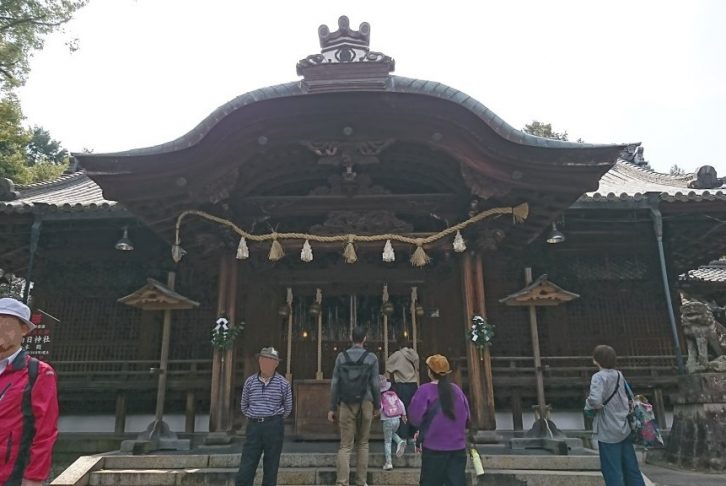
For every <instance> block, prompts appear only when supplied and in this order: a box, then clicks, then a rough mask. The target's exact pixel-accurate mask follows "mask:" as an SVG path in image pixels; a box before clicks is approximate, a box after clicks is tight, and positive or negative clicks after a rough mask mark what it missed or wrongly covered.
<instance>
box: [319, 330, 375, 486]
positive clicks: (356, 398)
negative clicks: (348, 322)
mask: <svg viewBox="0 0 726 486" xmlns="http://www.w3.org/2000/svg"><path fill="white" fill-rule="evenodd" d="M351 340H352V341H353V346H352V347H350V348H348V349H347V350H345V351H343V352H341V353H339V354H338V357H337V358H336V360H335V368H334V369H333V377H332V380H331V383H330V411H329V412H328V420H329V421H331V422H335V420H336V418H337V420H338V428H339V429H340V449H339V450H338V460H337V481H336V483H335V484H336V485H340V486H348V480H349V477H350V454H351V452H352V450H353V445H354V444H355V448H356V459H357V461H358V462H357V466H356V485H357V486H367V484H366V477H367V475H368V438H369V436H370V432H371V423H372V422H373V415H374V414H377V413H378V411H379V410H380V408H381V394H380V391H379V386H378V358H377V357H376V355H375V354H373V353H371V352H370V351H368V350H366V349H365V348H364V347H363V346H364V344H365V342H366V329H365V328H362V327H356V328H355V329H353V332H352V335H351Z"/></svg>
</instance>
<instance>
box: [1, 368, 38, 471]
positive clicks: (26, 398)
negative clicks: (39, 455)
mask: <svg viewBox="0 0 726 486" xmlns="http://www.w3.org/2000/svg"><path fill="white" fill-rule="evenodd" d="M39 367H40V363H39V362H38V360H37V359H35V358H32V357H31V358H28V383H27V385H25V389H24V390H23V404H22V408H23V434H22V436H21V438H20V450H19V451H18V459H17V461H16V462H15V466H14V467H13V470H12V472H11V473H10V477H9V478H8V483H7V484H15V483H14V482H13V481H17V484H20V481H21V479H22V477H23V473H24V472H25V467H26V466H27V462H28V459H29V458H30V446H31V444H32V442H33V437H35V417H34V416H33V386H35V381H36V380H37V378H38V368H39Z"/></svg>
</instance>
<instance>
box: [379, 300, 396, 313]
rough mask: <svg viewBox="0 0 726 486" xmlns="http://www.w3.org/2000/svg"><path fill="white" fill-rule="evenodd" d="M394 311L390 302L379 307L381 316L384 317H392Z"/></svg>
mask: <svg viewBox="0 0 726 486" xmlns="http://www.w3.org/2000/svg"><path fill="white" fill-rule="evenodd" d="M394 310H395V308H394V306H393V302H391V301H390V300H388V301H386V302H384V303H383V305H382V306H381V313H383V315H385V316H392V315H393V311H394Z"/></svg>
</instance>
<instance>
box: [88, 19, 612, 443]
mask: <svg viewBox="0 0 726 486" xmlns="http://www.w3.org/2000/svg"><path fill="white" fill-rule="evenodd" d="M338 27H339V28H338V30H337V31H335V32H332V33H331V31H330V30H329V29H328V27H327V26H321V27H320V29H319V37H320V44H321V48H322V49H321V53H319V54H314V55H311V56H308V57H307V58H305V59H303V60H301V61H300V62H298V64H297V72H298V74H299V75H300V76H302V77H303V79H302V80H299V81H294V82H290V83H286V84H281V85H277V86H271V87H267V88H262V89H259V90H256V91H253V92H250V93H247V94H244V95H242V96H239V97H237V98H235V99H234V100H232V101H230V102H229V103H226V104H225V105H223V106H221V107H219V108H218V109H217V110H215V111H214V112H213V113H212V114H211V115H210V116H209V117H207V118H206V119H205V120H203V121H202V122H201V123H200V124H199V125H198V126H197V127H195V128H194V129H193V130H191V131H190V132H189V133H187V134H186V135H184V136H182V137H180V138H178V139H177V140H174V141H171V142H169V143H165V144H162V145H158V146H155V147H149V148H142V149H136V150H130V151H125V152H117V153H109V154H87V153H83V154H80V153H79V154H75V157H76V158H77V159H78V161H79V162H80V164H81V166H82V167H84V168H85V170H86V171H87V174H88V176H90V178H91V179H93V181H95V182H96V183H97V184H98V185H99V186H100V187H101V188H102V189H103V196H104V198H106V199H108V200H112V201H118V202H119V203H120V204H122V205H123V207H125V208H126V209H127V210H128V211H130V212H131V213H132V214H133V215H134V216H135V217H137V218H138V219H139V220H141V221H142V222H144V223H145V224H146V225H147V226H148V227H150V228H151V229H152V230H153V231H155V232H156V233H158V234H159V235H161V236H162V237H163V238H165V239H166V241H168V242H170V243H173V240H174V228H175V222H176V219H177V217H178V215H179V214H181V213H182V212H184V211H187V210H190V209H192V210H200V211H205V212H206V213H209V214H212V215H216V216H218V217H220V218H224V219H226V220H229V221H234V222H235V224H236V225H237V226H239V227H244V228H247V229H250V231H253V230H254V229H256V230H257V231H259V230H260V228H266V227H267V226H266V225H269V227H274V228H280V229H279V231H290V232H295V231H297V232H308V231H324V230H325V229H328V230H329V229H330V228H331V227H336V223H340V222H341V221H342V222H343V223H344V224H349V223H350V222H351V218H348V219H346V217H344V216H345V214H347V215H348V216H350V215H357V217H359V219H356V218H353V219H355V221H358V222H361V221H362V222H363V223H361V224H362V226H364V228H360V227H359V228H357V231H359V234H366V233H368V234H370V233H371V230H370V226H371V225H374V224H375V225H378V226H377V227H378V228H381V225H382V226H383V227H382V228H381V229H383V230H387V231H396V232H398V233H402V234H409V235H415V234H421V233H424V234H431V233H433V232H436V231H438V230H440V229H441V224H442V222H451V223H452V224H453V223H455V222H459V221H464V220H466V219H468V218H469V217H470V216H471V215H472V214H476V213H478V212H480V211H483V210H486V209H488V208H495V207H514V206H517V205H519V204H522V203H525V202H526V203H527V204H528V205H529V208H530V217H529V218H528V219H527V221H526V222H525V223H524V224H520V225H517V226H512V225H511V223H510V222H509V221H506V220H505V219H506V218H499V219H496V220H493V221H490V222H487V224H480V225H478V226H476V227H474V228H472V229H471V230H469V231H468V233H467V234H466V236H467V238H468V239H469V240H470V241H472V242H474V241H477V244H471V245H470V246H471V248H470V250H468V251H467V252H466V253H465V255H463V257H462V259H461V263H460V265H456V266H457V267H458V270H459V271H460V272H461V275H462V279H463V280H462V282H463V286H464V287H463V288H462V290H461V300H460V302H461V305H462V307H463V308H464V309H465V312H466V313H467V314H469V315H466V316H465V323H467V324H468V322H469V319H470V318H471V314H472V313H473V312H474V311H480V312H483V310H484V309H483V305H484V304H483V295H484V282H483V275H484V269H483V268H482V259H481V254H482V252H484V251H496V249H501V248H505V247H506V248H510V249H513V248H523V247H524V246H526V245H527V244H528V243H530V242H532V241H533V240H534V239H535V238H537V236H538V235H539V234H540V233H541V232H542V231H543V230H544V229H546V228H547V227H548V226H549V225H550V223H551V222H552V220H553V219H554V218H556V217H557V215H558V214H559V213H561V212H562V211H563V210H565V209H566V208H568V207H569V206H571V205H572V204H573V203H574V202H575V201H576V200H577V199H578V198H579V197H580V196H581V195H582V194H583V193H585V192H587V191H593V190H595V189H596V188H597V181H598V180H599V179H600V178H601V177H602V175H603V174H604V173H605V172H607V171H608V170H609V169H610V168H611V167H612V166H613V164H614V163H615V161H616V160H617V158H618V155H619V154H620V153H621V152H622V151H623V150H624V149H625V148H626V145H625V144H621V145H594V144H582V143H570V142H563V141H556V140H548V139H542V138H538V137H533V136H531V135H528V134H525V133H523V132H521V131H519V130H516V129H514V128H512V127H511V126H510V125H508V124H507V123H505V122H504V121H503V120H502V119H500V118H499V117H498V116H496V115H495V114H494V113H492V112H491V111H490V110H489V109H487V108H486V107H485V106H483V105H482V104H481V103H479V102H478V101H476V100H475V99H473V98H471V97H469V96H467V95H466V94H464V93H462V92H460V91H457V90H456V89H453V88H451V87H449V86H446V85H443V84H441V83H437V82H432V81H425V80H419V79H411V78H405V77H400V76H394V75H392V74H391V72H392V71H393V70H394V66H395V63H394V60H393V59H392V58H391V57H389V56H387V55H385V54H382V53H379V52H374V51H371V50H370V49H369V40H370V26H369V25H368V24H367V23H363V24H361V26H360V28H359V30H354V29H351V28H350V25H349V22H348V19H347V18H346V17H341V18H340V19H339V22H338ZM452 48H456V46H452ZM252 58H253V57H248V58H247V59H252ZM343 213H344V214H343ZM338 226H339V225H338ZM366 228H367V229H366ZM276 231H277V230H276ZM381 232H386V231H381ZM181 236H182V239H183V241H184V249H185V250H186V251H188V252H189V254H188V255H187V257H185V261H184V262H182V264H185V263H186V264H189V265H196V266H198V267H199V268H201V269H203V270H204V271H208V272H209V271H214V269H215V267H217V265H209V264H208V262H207V261H203V259H202V257H201V256H198V255H201V254H202V253H206V258H207V259H208V257H209V255H217V258H219V265H218V268H219V269H220V270H219V283H220V284H219V299H220V300H219V305H220V309H222V308H224V309H226V310H227V314H228V315H229V314H230V311H233V310H234V308H235V304H236V299H237V290H236V286H237V282H238V278H237V272H238V270H239V273H240V274H249V275H251V274H252V273H254V275H255V276H259V277H261V278H262V277H265V278H269V279H272V280H274V278H275V277H274V275H275V273H276V272H278V271H279V272H278V274H284V272H283V269H284V268H285V267H284V265H286V263H285V260H283V261H282V262H280V263H270V262H269V261H267V258H266V252H267V248H261V247H260V246H259V245H258V246H257V247H254V246H252V247H251V248H250V253H251V256H250V260H251V261H250V262H249V265H248V262H242V263H240V262H234V261H233V259H232V261H230V258H231V257H230V256H229V255H234V247H235V246H236V244H237V241H234V240H232V239H230V237H229V234H228V233H227V232H225V231H220V230H219V229H215V228H211V227H210V225H209V224H208V223H206V222H204V221H200V220H194V221H191V222H190V223H189V224H187V225H185V226H184V228H182V235H181ZM284 245H285V242H283V246H284ZM291 248H295V252H297V251H298V248H299V247H292V246H290V245H289V244H288V245H287V247H286V248H285V249H286V250H291ZM331 248H334V249H335V250H338V249H339V248H338V246H337V245H336V246H334V247H331V246H330V245H327V246H326V245H324V244H321V245H318V248H316V251H317V253H316V262H317V261H318V260H317V258H319V256H318V255H320V254H323V253H324V252H328V253H330V250H331ZM372 248H374V249H375V252H378V251H380V247H379V245H378V244H375V245H370V244H364V243H361V244H360V245H359V252H360V253H367V254H369V255H370V254H371V253H372V252H370V251H369V250H370V249H372ZM401 249H402V248H401V247H397V248H396V250H397V251H401ZM428 250H429V251H440V252H443V251H445V248H444V246H443V243H442V244H439V245H432V246H431V248H429V249H428ZM288 253H289V251H288ZM290 258H292V257H291V256H290V257H288V261H289V259H290ZM439 260H441V261H442V262H443V261H444V260H445V259H444V258H440V259H439ZM187 261H188V262H187ZM316 262H312V263H309V264H306V265H309V266H308V267H305V268H314V267H315V265H316ZM446 264H447V263H441V265H446ZM287 265H292V263H287ZM378 265H381V266H383V265H384V264H383V263H381V262H380V257H378ZM449 265H453V264H451V263H449ZM245 266H247V268H246V267H245ZM252 268H254V270H252ZM351 268H352V267H351ZM397 271H398V270H397ZM394 274H396V273H395V272H393V271H392V272H391V274H390V275H394ZM335 275H336V276H338V275H339V273H336V274H335ZM268 276H270V277H268ZM260 281H261V280H260ZM255 283H257V282H255ZM379 283H380V284H383V283H385V282H376V284H377V285H378V284H379ZM288 286H289V285H286V284H285V283H281V285H280V288H282V289H284V288H286V287H288ZM379 288H380V287H379ZM254 325H255V324H254V323H253V324H251V325H250V326H248V328H247V330H246V331H245V332H246V333H247V332H248V331H249V332H250V334H251V335H252V334H254V332H255V330H254V327H253V326H254ZM260 325H262V324H260ZM448 325H449V326H452V327H453V326H454V325H453V324H452V323H448ZM456 327H458V325H457V326H456ZM459 329H461V328H460V327H459ZM462 339H464V338H463V335H462ZM465 346H466V352H467V362H468V366H469V371H468V374H469V392H470V396H471V399H472V408H473V416H474V425H475V426H476V427H477V428H479V429H485V430H493V429H494V428H495V427H496V424H495V421H494V401H493V391H492V383H491V364H490V363H489V358H487V359H485V360H483V361H482V360H479V359H478V357H477V356H476V350H475V349H474V348H473V347H472V346H469V345H465ZM233 359H234V356H233V355H232V352H231V351H230V356H228V359H226V360H225V362H226V363H231V362H232V361H233ZM214 363H215V365H214V366H215V367H217V366H221V364H218V363H221V358H218V357H217V353H215V361H214ZM231 369H232V367H231V365H230V368H229V369H228V370H227V371H226V372H224V373H225V375H224V376H226V378H225V379H223V380H221V381H220V382H219V384H220V386H219V387H215V383H216V381H215V382H213V386H212V397H211V401H212V405H211V407H212V412H211V418H210V422H211V423H210V430H212V431H218V430H229V429H230V428H231V421H230V420H231V413H229V410H231V408H230V407H231V406H232V402H231V400H230V397H231V393H232V391H231V390H232V386H233V384H232V379H231ZM248 371H249V370H248ZM213 376H214V377H216V376H217V373H216V372H215V373H213ZM214 380H217V378H214ZM220 387H221V388H220ZM220 404H221V405H220Z"/></svg>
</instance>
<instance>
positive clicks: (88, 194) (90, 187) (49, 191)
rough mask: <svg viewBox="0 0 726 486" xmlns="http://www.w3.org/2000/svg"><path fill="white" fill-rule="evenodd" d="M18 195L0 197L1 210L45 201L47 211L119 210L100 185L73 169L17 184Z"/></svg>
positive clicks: (24, 208)
mask: <svg viewBox="0 0 726 486" xmlns="http://www.w3.org/2000/svg"><path fill="white" fill-rule="evenodd" d="M16 189H17V191H18V192H19V193H20V194H19V197H18V198H17V199H15V200H13V201H0V213H28V212H31V211H32V209H33V206H34V205H36V204H45V205H47V206H48V209H49V210H50V211H58V212H81V211H96V210H106V211H118V210H120V211H122V210H123V208H122V207H121V206H120V205H119V204H117V203H116V201H108V200H106V199H104V197H103V193H102V191H101V188H100V187H99V186H98V184H96V183H95V182H93V181H92V180H91V179H90V178H89V177H88V176H87V175H86V174H85V172H76V173H74V174H69V175H65V176H62V177H60V178H59V179H56V180H54V181H51V182H40V183H37V184H30V185H27V186H17V187H16Z"/></svg>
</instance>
